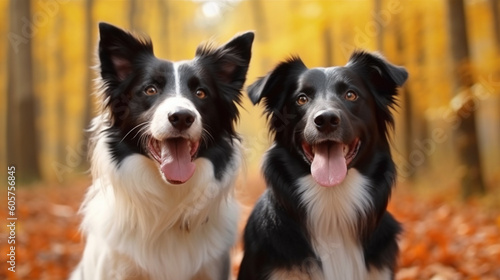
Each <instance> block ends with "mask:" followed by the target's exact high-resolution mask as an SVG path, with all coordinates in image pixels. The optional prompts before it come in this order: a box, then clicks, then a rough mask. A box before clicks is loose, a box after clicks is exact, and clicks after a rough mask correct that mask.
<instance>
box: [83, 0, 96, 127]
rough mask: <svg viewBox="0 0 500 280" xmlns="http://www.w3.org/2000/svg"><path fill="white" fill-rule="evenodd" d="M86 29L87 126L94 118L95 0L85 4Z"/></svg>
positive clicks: (85, 124) (85, 110)
mask: <svg viewBox="0 0 500 280" xmlns="http://www.w3.org/2000/svg"><path fill="white" fill-rule="evenodd" d="M85 5H86V6H85V30H86V32H87V46H86V49H87V50H86V51H87V52H86V61H87V65H86V67H87V71H86V75H87V78H86V79H87V81H86V83H85V107H84V115H83V123H82V127H83V128H86V127H88V126H89V124H90V120H91V119H92V93H93V84H94V82H93V78H94V71H93V70H92V66H94V65H93V63H96V62H95V61H94V59H93V55H94V53H95V49H96V47H97V46H95V45H94V34H95V32H93V31H94V30H97V25H95V26H94V20H93V19H94V18H93V13H92V11H93V7H94V0H87V1H86V4H85Z"/></svg>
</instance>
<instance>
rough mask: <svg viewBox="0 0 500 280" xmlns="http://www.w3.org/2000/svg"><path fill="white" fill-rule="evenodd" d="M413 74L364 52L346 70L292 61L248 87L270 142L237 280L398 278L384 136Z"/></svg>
mask: <svg viewBox="0 0 500 280" xmlns="http://www.w3.org/2000/svg"><path fill="white" fill-rule="evenodd" d="M407 76H408V74H407V72H406V71H405V70H404V69H403V68H401V67H397V66H394V65H392V64H390V63H388V62H387V61H386V60H384V59H383V58H382V57H380V56H378V55H374V54H369V53H366V52H359V51H358V52H355V53H354V54H353V55H352V56H351V58H350V60H349V62H348V63H347V65H345V66H343V67H329V68H312V69H308V68H307V67H306V66H305V65H304V64H303V62H302V61H301V60H300V59H299V58H298V57H294V58H291V59H289V60H288V61H285V62H282V63H281V64H279V65H278V66H277V67H276V68H275V69H274V70H273V71H271V72H270V73H269V74H268V75H267V76H265V77H263V78H261V79H259V80H258V81H257V82H255V83H254V84H252V85H251V86H250V87H249V89H248V91H249V92H248V94H249V96H250V99H251V100H252V102H253V103H254V104H255V103H259V102H260V101H261V100H264V104H265V112H266V114H267V116H268V120H269V125H270V130H271V132H272V133H273V134H274V143H273V145H272V147H271V148H270V149H269V151H268V152H267V154H266V156H265V159H264V163H263V173H264V177H265V180H266V183H267V190H266V192H265V193H264V194H263V196H262V197H261V198H260V200H259V201H258V203H257V205H256V207H255V209H254V211H253V212H252V214H251V216H250V218H249V220H248V224H247V226H246V228H245V233H244V248H245V254H244V257H243V261H242V264H241V268H240V272H239V279H241V280H245V279H327V280H332V279H339V280H349V279H352V280H363V279H391V278H393V276H394V268H395V265H396V259H397V255H398V245H397V240H396V239H397V235H398V233H399V232H400V225H399V223H398V222H397V221H396V220H395V219H394V218H393V217H392V216H391V215H390V214H389V213H388V212H387V211H386V207H387V203H388V200H389V197H390V194H391V188H392V186H393V185H394V180H395V176H396V170H395V165H394V162H393V160H392V158H391V152H390V148H389V141H388V131H389V127H390V126H393V117H392V115H391V112H390V109H391V108H392V107H393V106H394V104H395V96H396V94H397V87H399V86H401V85H402V84H403V83H404V82H405V81H406V79H407Z"/></svg>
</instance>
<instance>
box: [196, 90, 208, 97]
mask: <svg viewBox="0 0 500 280" xmlns="http://www.w3.org/2000/svg"><path fill="white" fill-rule="evenodd" d="M196 97H198V98H199V99H203V98H205V97H207V94H206V92H205V91H204V90H202V89H199V90H197V91H196Z"/></svg>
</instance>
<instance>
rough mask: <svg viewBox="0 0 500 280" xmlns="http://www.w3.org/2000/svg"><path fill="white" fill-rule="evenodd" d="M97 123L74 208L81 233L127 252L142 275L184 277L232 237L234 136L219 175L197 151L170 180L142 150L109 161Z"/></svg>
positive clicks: (237, 156) (237, 155)
mask: <svg viewBox="0 0 500 280" xmlns="http://www.w3.org/2000/svg"><path fill="white" fill-rule="evenodd" d="M100 131H101V132H96V134H94V135H99V137H96V138H94V139H93V140H94V141H96V142H95V146H94V149H93V154H92V175H93V178H94V181H93V184H92V186H91V187H90V189H89V190H88V192H87V194H86V197H85V200H84V203H83V204H82V208H81V212H82V213H83V214H84V218H83V221H82V230H83V232H84V233H85V234H86V235H87V236H89V237H90V236H92V238H95V239H99V240H102V241H101V242H102V243H103V244H105V247H107V248H109V249H111V248H112V249H113V254H119V255H120V256H124V257H125V258H128V259H133V260H134V262H135V263H136V264H137V265H138V267H139V270H140V271H147V272H148V275H149V277H150V279H187V278H189V277H190V276H189V275H191V274H192V273H193V272H194V271H197V270H199V269H200V267H201V266H202V264H203V263H204V262H205V261H206V259H207V258H211V257H214V256H220V255H221V254H223V252H225V251H226V250H227V248H229V247H231V246H232V245H233V244H234V242H235V240H234V239H235V237H236V228H235V227H234V225H235V224H236V223H237V218H238V206H237V203H236V202H235V200H234V198H233V188H232V186H234V184H235V181H236V177H237V174H238V171H239V168H240V165H241V163H242V153H241V148H240V145H239V141H237V140H235V139H233V143H234V149H232V151H233V152H232V157H231V160H230V162H229V163H228V166H227V167H226V170H225V172H224V174H223V176H222V177H221V178H220V180H218V179H216V178H215V176H214V166H213V163H212V162H211V161H210V160H208V159H206V158H198V159H196V160H195V163H196V165H197V168H196V171H195V173H194V175H193V176H192V178H191V179H190V180H189V181H188V182H186V183H184V184H181V185H171V184H169V183H168V182H166V181H165V180H164V179H163V178H162V176H161V174H160V171H159V168H158V166H157V164H156V163H155V162H154V161H153V160H152V159H150V158H148V157H146V156H144V155H142V154H132V155H129V156H127V157H125V158H124V159H122V160H121V161H120V162H119V163H117V162H116V161H115V160H114V159H113V158H112V157H111V154H110V151H109V137H110V136H109V135H106V132H103V131H105V130H100ZM189 244H191V245H189ZM103 246H104V245H103ZM186 246H187V247H186ZM210 256H211V257H210ZM187 259H189V262H188V261H186V260H187ZM167 260H169V261H168V262H167ZM187 264H189V265H187ZM164 271H170V272H175V273H173V274H172V275H165V273H164ZM172 277H174V278H172Z"/></svg>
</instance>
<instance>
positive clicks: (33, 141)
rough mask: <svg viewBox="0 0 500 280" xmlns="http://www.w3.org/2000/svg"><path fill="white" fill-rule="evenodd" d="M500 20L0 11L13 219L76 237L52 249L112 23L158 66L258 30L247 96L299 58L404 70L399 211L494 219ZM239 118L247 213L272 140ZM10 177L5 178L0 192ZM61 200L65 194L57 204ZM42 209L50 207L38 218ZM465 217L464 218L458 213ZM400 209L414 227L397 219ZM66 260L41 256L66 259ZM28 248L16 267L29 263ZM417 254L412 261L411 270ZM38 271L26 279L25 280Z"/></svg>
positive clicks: (77, 4) (131, 9) (147, 4)
mask: <svg viewBox="0 0 500 280" xmlns="http://www.w3.org/2000/svg"><path fill="white" fill-rule="evenodd" d="M499 6H500V1H496V0H419V1H417V0H352V1H348V0H332V1H327V0H324V1H314V0H311V1H306V0H289V1H286V0H270V1H265V0H219V1H215V0H212V1H211V0H193V1H187V0H186V1H181V0H175V1H172V0H145V1H139V0H127V1H118V0H86V1H85V0H75V1H70V0H10V1H8V0H0V14H1V16H0V34H3V38H4V40H2V43H1V44H0V61H2V64H1V67H0V100H1V102H0V112H1V114H2V117H1V118H0V131H1V134H3V135H5V136H6V137H2V138H0V170H6V169H7V166H11V165H15V166H16V180H17V186H18V188H17V190H18V191H20V192H21V194H24V195H25V201H26V203H25V204H27V201H30V203H31V204H29V205H24V206H21V205H20V206H19V207H21V210H22V211H24V212H21V214H23V213H24V214H25V215H26V216H27V217H28V216H30V217H33V215H35V214H34V213H35V210H33V209H35V208H36V207H41V208H40V209H45V208H43V207H49V208H47V209H49V210H48V211H49V212H50V211H52V212H53V213H55V214H54V215H56V216H57V217H59V218H61V217H62V218H68V219H69V218H71V219H70V220H71V222H69V221H62V222H61V223H63V224H64V223H69V224H70V228H71V230H70V231H69V232H65V233H64V234H62V235H61V234H54V235H50V237H49V238H55V239H57V238H61V239H63V238H65V237H61V236H66V235H68V236H70V237H68V239H71V238H73V241H74V240H75V238H74V235H77V224H78V223H77V222H78V220H77V218H75V217H74V215H75V212H76V210H77V209H78V204H79V202H80V201H81V196H82V194H83V192H84V187H85V186H86V185H87V184H88V182H89V175H88V173H87V170H88V167H89V164H88V162H87V155H86V152H87V135H86V133H85V129H86V128H87V127H88V124H89V121H90V120H91V118H92V117H93V116H94V115H95V113H96V110H95V109H96V108H97V106H96V101H95V100H94V96H93V95H92V92H93V87H94V85H93V82H92V80H93V79H94V78H96V73H95V72H94V70H93V69H92V66H94V65H96V64H97V63H96V59H95V54H96V46H97V39H98V32H97V23H98V22H100V21H106V22H109V23H112V24H114V25H117V26H119V27H122V28H124V29H127V30H131V31H133V32H134V33H135V34H138V35H143V36H146V35H147V36H149V37H151V39H152V41H153V45H154V50H155V54H156V55H157V56H158V57H160V58H165V59H169V60H182V59H191V58H192V57H193V56H194V52H195V49H196V47H197V46H198V44H199V43H200V42H206V41H215V42H217V43H220V44H222V43H224V42H226V41H227V40H229V39H230V38H231V37H233V36H234V35H235V34H236V33H238V32H243V31H246V30H254V31H255V34H256V39H255V42H254V46H253V57H252V60H251V64H250V69H249V73H248V76H247V77H248V79H247V85H249V84H250V83H251V82H253V81H255V80H256V78H257V77H259V76H263V75H265V74H266V73H267V72H268V71H270V70H271V69H272V68H273V67H274V66H275V65H276V64H277V63H278V62H280V61H281V60H283V59H286V58H287V57H289V56H290V55H300V56H301V58H302V59H303V61H304V62H305V63H306V65H307V66H308V67H319V66H332V65H344V64H345V63H346V62H347V60H348V58H349V56H350V54H351V52H352V51H353V50H357V49H365V50H368V51H378V52H380V53H382V54H383V55H384V56H385V57H386V58H387V59H388V60H389V61H391V62H392V63H394V64H398V65H402V66H404V67H406V68H407V70H408V72H409V74H410V76H409V80H408V81H407V83H406V84H405V86H404V87H403V88H402V89H401V90H400V95H399V107H398V108H397V111H395V112H394V113H395V116H396V128H395V130H394V133H393V139H394V140H393V156H394V158H395V160H396V162H397V165H398V174H399V177H398V185H399V186H398V189H403V190H404V192H409V193H410V195H409V196H408V195H407V197H416V196H414V193H419V194H422V193H423V194H424V195H423V196H424V197H425V196H427V197H429V196H431V197H433V198H435V197H436V196H439V199H438V201H439V202H436V203H435V205H434V206H435V207H436V209H433V210H436V211H438V210H439V211H441V212H439V211H438V212H437V213H438V214H439V213H440V214H439V215H444V216H445V217H448V216H450V215H452V214H453V213H454V211H455V210H453V209H455V208H450V209H448V208H445V209H444V210H443V209H442V207H443V205H454V203H456V202H459V201H461V203H469V202H470V201H472V202H473V204H474V207H476V206H477V204H479V205H483V206H478V207H479V208H478V209H479V210H477V211H478V212H485V211H490V210H491V209H493V210H492V211H496V210H497V209H499V208H500V206H499V203H498V202H499V201H500V199H498V197H499V195H500V187H499V182H500V145H499V144H500V94H499V92H500V63H499V62H500V17H499V13H500V7H499ZM240 111H241V119H240V122H239V124H238V131H239V132H240V133H241V134H242V136H243V139H244V145H245V147H246V161H247V175H246V176H247V177H248V183H247V184H246V187H245V188H249V193H250V194H251V196H252V198H251V199H249V200H248V201H250V202H249V204H251V203H253V201H255V198H256V197H257V196H258V195H259V194H260V192H261V191H262V190H263V188H264V186H263V185H262V180H261V178H260V171H259V167H260V161H261V158H262V155H263V153H264V152H265V150H266V149H267V148H268V147H269V144H270V141H269V140H270V137H269V134H268V132H267V129H266V120H265V118H264V117H263V116H262V108H261V107H259V106H257V107H254V106H252V105H251V103H250V102H249V100H248V99H247V98H245V99H244V102H243V108H241V110H240ZM6 174H7V173H6V172H2V174H1V175H0V178H5V179H2V180H5V181H6V180H7V179H6V178H7V175H6ZM75 182H77V183H75ZM82 182H83V183H82ZM72 185H79V186H80V185H81V187H78V188H77V189H76V190H74V191H71V190H72V189H71V188H70V187H67V186H72ZM30 186H36V187H30ZM58 186H66V187H67V188H65V190H64V191H62V190H61V189H60V188H58ZM54 188H56V190H57V192H58V194H57V195H53V196H50V195H49V197H47V195H48V194H47V193H49V192H48V191H47V190H54ZM252 188H254V189H255V190H254V191H252V190H251V189H252ZM23 190H25V192H24V193H23V192H22V191H23ZM68 190H69V191H68ZM2 191H3V190H2ZM397 195H398V194H397V193H396V197H395V198H394V199H393V200H398V196H397ZM402 197H404V195H402ZM417 197H418V196H417ZM45 199H47V200H49V201H50V200H51V199H52V201H55V202H54V203H53V205H52V206H42V205H41V204H39V203H40V201H41V200H45ZM401 199H403V198H401ZM430 200H432V199H430ZM68 201H71V203H73V205H69V206H68V204H71V203H70V202H68ZM18 203H20V204H21V203H24V202H23V201H22V200H21V201H19V202H18ZM37 203H38V204H37ZM416 203H418V202H416ZM431 204H432V203H431ZM54 205H55V206H54ZM463 205H468V206H470V204H460V205H459V206H457V208H462V206H463ZM484 205H486V209H487V210H485V209H484V208H485V207H484ZM22 207H25V209H24V210H23V209H22ZM54 207H55V208H54ZM65 207H66V208H65ZM411 207H413V206H411ZM415 207H416V208H415V209H419V208H418V207H417V206H415ZM471 207H472V206H471ZM40 209H38V210H40ZM394 209H400V213H401V214H400V215H402V216H403V215H406V214H408V213H406V212H405V211H407V209H406V210H405V208H404V207H401V208H398V206H394ZM38 210H36V211H38ZM1 211H3V210H1ZM52 212H51V213H52ZM417 212H418V211H417ZM61 213H62V214H61ZM405 213H406V214H405ZM412 213H413V212H412ZM488 213H489V212H488ZM494 213H497V212H494ZM2 215H6V214H2ZM415 215H417V214H415ZM410 216H411V215H410ZM406 217H408V216H406ZM411 217H413V216H411ZM439 217H441V216H439ZM439 217H438V218H436V219H438V220H439ZM466 217H471V219H474V218H475V217H477V216H475V214H470V216H466ZM488 217H489V218H487V219H486V218H485V219H486V220H485V221H486V222H485V223H487V224H489V225H490V226H492V227H493V228H490V230H491V231H492V232H493V236H495V238H497V237H498V236H499V235H500V234H499V233H498V231H499V227H500V216H497V214H494V215H493V216H492V218H491V217H490V216H488ZM27 219H28V218H27ZM408 219H409V220H411V219H414V220H419V219H423V218H422V217H421V216H418V215H417V216H415V217H413V218H408ZM464 219H465V218H464ZM74 220H76V222H74ZM51 221H53V220H51ZM409 222H410V221H409ZM459 224H460V225H463V224H464V223H463V221H462V222H460V223H459ZM36 228H37V226H34V230H36ZM2 230H3V229H2ZM18 230H20V231H21V232H22V231H23V230H27V229H22V228H21V229H19V228H18ZM2 234H4V232H3V231H2ZM440 238H441V237H436V240H438V239H440ZM42 239H43V238H42ZM494 240H498V239H494ZM31 241H32V240H31ZM39 242H42V241H40V240H39ZM75 242H76V243H78V242H79V239H78V238H76V241H75ZM419 242H420V241H419ZM422 242H424V243H423V244H424V245H422V246H424V247H425V246H430V245H428V244H427V243H425V242H430V241H428V240H427V241H422ZM488 242H490V241H488ZM25 243H26V244H27V243H28V241H26V242H25ZM42 243H43V242H42ZM31 244H32V243H31ZM4 245H5V244H1V246H4ZM412 245H414V244H412ZM33 246H35V245H33ZM40 246H41V245H40ZM61 246H62V245H61ZM61 246H59V247H57V246H56V249H54V248H53V247H50V250H49V251H50V252H52V251H54V250H55V251H56V252H60V251H61V250H62V251H63V252H67V251H68V250H69V249H68V247H65V246H66V245H64V246H62V247H61ZM444 246H447V245H444ZM411 247H413V246H410V245H408V248H411ZM431 247H432V246H431ZM27 248H28V249H26V252H24V253H25V254H30V252H31V251H30V250H29V246H28V247H27ZM78 248H80V247H78ZM425 248H427V249H428V247H425ZM433 248H434V247H433ZM58 250H59V251H58ZM76 250H77V251H78V250H80V249H76ZM408 250H409V249H408ZM447 250H448V251H447V252H449V248H448V249H447ZM492 250H493V249H492ZM69 251H71V250H69ZM419 252H420V251H417V252H413V253H414V254H416V256H417V257H415V258H416V259H418V253H419ZM492 252H493V253H491V254H493V255H492V256H493V259H494V260H496V261H498V263H494V262H493V263H492V262H491V261H490V263H491V267H490V268H489V270H488V271H489V272H491V271H494V272H492V273H493V274H491V275H494V276H493V278H491V279H500V271H498V270H495V267H499V266H500V247H498V246H497V247H494V250H493V251H492ZM2 253H3V251H2ZM420 253H421V252H420ZM32 254H34V253H32ZM3 255H4V254H2V256H3ZM445 255H446V254H445ZM36 257H39V256H38V255H37V256H36ZM476 257H477V255H474V258H476ZM75 258H76V260H77V259H78V256H76V257H75ZM457 259H458V257H457ZM2 260H3V259H2ZM405 261H406V264H407V267H409V268H411V267H412V265H415V262H416V263H417V264H419V265H420V266H421V265H422V264H423V263H426V262H422V261H421V262H418V261H415V260H413V259H411V260H409V259H406V260H405ZM440 262H441V263H444V264H445V266H446V265H448V266H451V267H457V266H459V265H457V264H453V265H450V264H449V263H447V262H450V260H448V259H445V260H444V261H440ZM56 263H57V262H56ZM73 263H74V261H73V262H72V263H71V264H73ZM403 264H404V261H403ZM497 264H498V266H497ZM35 267H36V266H35V265H31V266H30V267H29V269H27V268H25V270H26V271H28V272H26V271H25V273H26V275H31V274H30V273H32V272H33V269H34V268H35ZM55 267H58V266H57V265H55ZM40 269H41V268H40ZM456 270H457V269H456ZM459 271H460V270H459ZM495 271H496V272H495ZM1 273H3V271H2V272H0V276H2V274H1ZM61 273H62V274H64V272H61ZM407 273H409V275H412V274H411V273H412V271H409V272H408V271H407ZM494 273H497V274H494ZM37 275H42V274H37ZM451 275H454V274H451ZM464 275H466V274H464ZM495 275H496V276H498V277H499V278H495V277H496V276H495ZM431 276H432V275H431ZM18 277H19V275H18ZM27 277H28V276H27ZM40 277H41V276H40ZM453 277H454V276H453ZM453 277H452V278H449V279H461V278H453ZM21 278H22V277H21ZM399 278H400V279H404V278H401V277H399ZM26 279H37V278H29V277H28V278H26ZM47 279H56V278H47ZM409 279H411V277H410V278H409ZM415 279H416V278H415ZM424 279H425V277H424ZM440 279H441V278H440ZM444 279H448V278H444ZM484 279H490V278H484Z"/></svg>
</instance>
